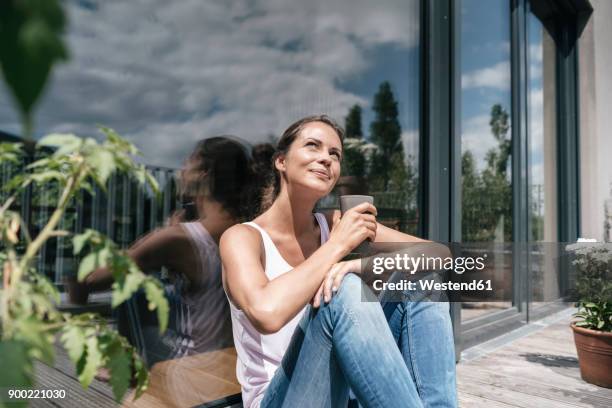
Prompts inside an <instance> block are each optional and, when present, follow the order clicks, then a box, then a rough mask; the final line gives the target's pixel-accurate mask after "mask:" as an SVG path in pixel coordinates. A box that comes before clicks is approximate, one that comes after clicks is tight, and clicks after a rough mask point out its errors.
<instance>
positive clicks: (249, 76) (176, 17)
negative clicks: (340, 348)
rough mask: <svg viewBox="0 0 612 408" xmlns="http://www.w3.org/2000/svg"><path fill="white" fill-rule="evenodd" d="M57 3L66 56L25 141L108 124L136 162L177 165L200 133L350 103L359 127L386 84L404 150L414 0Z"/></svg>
mask: <svg viewBox="0 0 612 408" xmlns="http://www.w3.org/2000/svg"><path fill="white" fill-rule="evenodd" d="M64 3H65V5H66V8H67V12H68V13H67V14H68V17H69V30H68V33H67V42H68V46H69V49H70V54H71V59H70V61H69V63H67V64H63V65H61V66H59V67H58V68H57V70H56V71H55V72H54V74H53V76H52V78H51V81H50V84H49V86H48V88H47V90H46V92H45V94H44V96H43V99H42V100H41V102H40V103H39V106H38V108H37V111H36V113H35V126H36V136H37V137H41V136H42V135H44V134H47V133H52V132H62V133H75V134H77V135H80V136H95V135H97V134H98V133H97V131H96V125H104V126H109V127H112V128H114V129H115V130H117V131H118V132H119V133H120V134H122V135H124V136H126V137H127V138H128V139H130V140H131V141H132V142H133V143H135V144H136V146H137V147H138V148H139V149H141V151H142V152H143V161H144V162H146V163H148V164H152V165H162V166H168V167H179V166H180V165H181V163H182V161H183V160H184V158H185V157H186V156H187V155H188V153H189V152H190V150H191V149H192V148H193V146H194V145H195V142H196V141H197V140H199V139H201V138H204V137H211V136H215V135H220V134H233V135H236V136H238V137H240V138H242V139H244V140H247V141H249V142H251V143H257V142H261V141H266V140H268V139H269V137H270V135H274V136H278V135H280V134H281V133H282V131H283V130H284V129H285V128H286V127H287V126H288V125H289V124H290V123H291V122H293V121H294V120H296V119H299V118H300V117H303V116H306V115H310V114H315V113H327V114H330V115H332V116H333V117H335V118H336V119H337V120H338V121H339V122H340V123H341V124H343V123H344V117H345V116H346V114H347V112H348V110H349V108H350V107H351V106H352V105H353V104H359V105H361V106H362V108H363V109H364V121H363V122H364V123H363V127H364V131H365V132H366V135H367V133H368V129H369V123H370V121H371V120H372V119H373V113H372V111H371V103H372V98H373V95H374V94H375V92H376V90H377V89H378V86H379V84H380V83H381V82H382V81H385V80H386V81H389V82H391V85H392V88H393V90H394V92H395V96H396V99H397V100H398V101H399V109H400V122H401V125H402V130H403V140H404V147H405V149H406V150H408V152H409V153H412V154H414V155H416V154H417V152H418V128H419V104H418V102H419V93H418V87H419V73H418V67H419V60H418V58H419V22H418V19H419V8H418V7H419V6H418V4H419V1H418V0H381V1H379V2H377V3H376V4H374V3H372V2H370V1H368V0H351V1H348V0H327V1H324V0H317V1H309V2H304V1H297V0H293V1H288V0H268V1H262V0H241V1H235V0H232V1H201V0H181V1H180V2H168V1H162V0H130V1H119V0H107V1H99V0H67V1H65V2H64ZM9 98H10V97H9V95H8V93H7V92H6V89H3V88H2V89H0V129H2V130H4V131H7V132H10V133H14V134H19V133H20V124H19V121H18V118H17V115H16V112H15V110H14V109H13V106H12V104H11V102H10V99H9Z"/></svg>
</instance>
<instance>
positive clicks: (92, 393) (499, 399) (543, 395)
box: [31, 311, 612, 408]
mask: <svg viewBox="0 0 612 408" xmlns="http://www.w3.org/2000/svg"><path fill="white" fill-rule="evenodd" d="M569 316H570V313H569V312H567V311H566V312H564V313H563V312H562V313H560V314H557V315H555V316H552V317H550V318H547V319H544V321H541V322H536V323H532V324H530V325H528V326H524V327H523V328H521V329H519V330H517V331H515V332H511V333H508V334H506V335H504V336H502V337H500V338H497V339H493V340H491V341H489V342H486V343H483V344H481V345H478V346H476V347H474V348H472V349H468V350H466V351H464V353H463V354H462V362H461V363H460V364H459V365H458V366H457V374H458V375H457V377H458V378H457V382H458V384H457V385H458V390H459V404H460V406H461V407H465V408H481V407H482V408H485V407H486V408H494V407H505V408H507V407H525V408H527V407H529V408H532V407H538V408H547V407H551V408H552V407H554V408H564V407H566V408H567V407H606V408H607V407H612V389H605V388H600V387H597V386H594V385H591V384H588V383H586V382H584V381H582V379H581V378H580V371H579V368H578V361H577V359H576V350H575V348H574V342H573V338H572V333H571V331H570V329H569V327H568V322H569ZM200 360H201V361H199V360H198V359H193V360H189V361H188V363H187V364H176V363H170V364H165V365H162V366H159V367H157V368H155V369H154V370H153V377H152V381H151V387H150V390H149V391H148V392H147V394H146V395H145V396H144V397H142V398H141V399H140V400H138V401H137V403H135V404H134V403H132V402H131V399H130V398H126V399H125V400H124V403H123V404H122V406H124V407H129V408H140V407H151V408H158V407H160V408H161V407H192V406H197V405H198V402H202V401H211V400H214V399H216V398H218V397H220V396H223V395H227V394H232V393H234V392H238V391H239V388H237V385H236V384H235V383H234V381H235V377H234V374H233V373H234V367H235V354H234V353H233V352H232V351H229V350H226V351H225V352H222V353H219V354H216V355H209V356H208V357H200ZM36 369H37V378H38V385H37V387H38V388H47V389H50V388H53V389H65V390H66V391H67V394H68V398H66V399H64V400H49V401H47V400H35V401H33V402H32V404H31V406H33V407H67V408H71V407H75V408H77V407H78V408H88V407H95V408H98V407H101V408H105V407H109V408H110V407H116V406H118V404H116V403H115V402H114V400H113V398H112V393H111V390H110V387H109V386H108V384H107V383H104V382H100V381H98V380H94V382H93V383H92V385H91V387H90V388H89V389H88V390H83V389H82V388H81V386H80V385H79V384H78V382H77V380H76V379H75V374H74V368H73V367H72V364H71V363H70V361H69V360H68V357H67V356H66V354H65V353H64V352H63V351H61V350H58V356H57V361H56V364H55V367H49V366H46V365H44V364H37V367H36ZM611 369H612V367H611ZM205 388H206V389H207V390H208V391H201V390H203V389H205ZM198 390H200V391H198ZM221 405H222V406H224V405H225V406H227V404H221ZM216 406H218V405H216ZM237 406H239V405H236V407H237ZM397 406H398V407H401V404H400V403H399V402H398V405H397Z"/></svg>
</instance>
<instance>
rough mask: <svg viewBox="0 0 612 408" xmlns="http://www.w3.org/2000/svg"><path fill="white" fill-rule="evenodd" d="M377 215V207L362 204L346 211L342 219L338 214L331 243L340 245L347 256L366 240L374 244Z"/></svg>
mask: <svg viewBox="0 0 612 408" xmlns="http://www.w3.org/2000/svg"><path fill="white" fill-rule="evenodd" d="M376 214H377V211H376V207H374V206H373V205H372V204H370V203H361V204H359V205H357V206H355V207H353V208H351V209H350V210H348V211H346V212H345V213H344V215H342V217H340V213H339V212H336V213H335V214H334V220H333V228H332V231H331V233H330V237H329V241H331V242H334V243H335V244H336V245H340V246H341V247H342V248H343V250H344V252H345V255H347V254H348V253H350V252H351V251H352V250H353V249H354V248H355V247H357V246H358V245H359V244H361V243H362V242H363V241H365V240H366V239H369V240H370V241H372V242H374V239H375V238H376V228H377V224H376Z"/></svg>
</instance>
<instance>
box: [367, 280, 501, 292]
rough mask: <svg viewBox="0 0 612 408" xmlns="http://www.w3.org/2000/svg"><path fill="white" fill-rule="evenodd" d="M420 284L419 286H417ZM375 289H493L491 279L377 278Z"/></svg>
mask: <svg viewBox="0 0 612 408" xmlns="http://www.w3.org/2000/svg"><path fill="white" fill-rule="evenodd" d="M417 285H418V286H417ZM373 287H374V290H392V291H394V290H397V291H406V290H417V289H419V290H423V291H446V290H456V291H474V290H493V286H492V285H491V279H487V280H484V279H480V280H473V281H471V282H437V281H435V280H419V281H410V280H407V279H402V280H401V281H399V282H383V281H382V280H380V279H379V280H375V281H374V283H373Z"/></svg>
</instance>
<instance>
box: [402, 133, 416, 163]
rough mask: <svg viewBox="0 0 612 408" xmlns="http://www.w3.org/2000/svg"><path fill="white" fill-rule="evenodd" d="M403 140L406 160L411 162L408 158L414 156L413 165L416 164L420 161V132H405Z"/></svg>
mask: <svg viewBox="0 0 612 408" xmlns="http://www.w3.org/2000/svg"><path fill="white" fill-rule="evenodd" d="M401 138H402V145H403V147H404V157H405V159H406V160H409V157H408V156H412V160H413V163H412V164H416V160H418V157H419V131H418V130H403V131H402V135H401Z"/></svg>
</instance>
